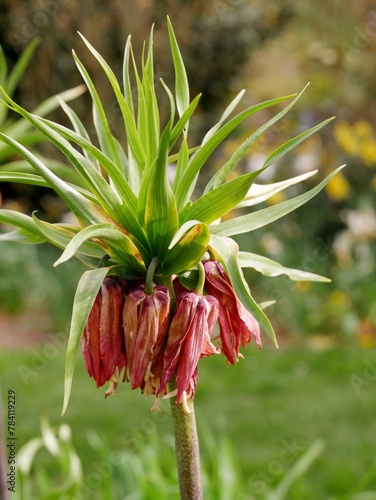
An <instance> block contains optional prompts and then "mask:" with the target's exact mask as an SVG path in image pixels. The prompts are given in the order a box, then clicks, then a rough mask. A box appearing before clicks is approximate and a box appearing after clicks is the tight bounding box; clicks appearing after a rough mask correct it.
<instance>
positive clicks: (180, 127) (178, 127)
mask: <svg viewBox="0 0 376 500" xmlns="http://www.w3.org/2000/svg"><path fill="white" fill-rule="evenodd" d="M200 98H201V94H198V95H197V96H196V97H195V98H194V99H193V101H192V102H191V104H190V105H189V106H188V108H187V109H186V110H185V111H184V113H183V114H182V116H181V117H180V118H179V120H178V121H177V122H176V124H175V125H174V128H173V129H172V131H171V135H170V151H171V149H172V148H173V146H174V145H175V143H176V141H177V140H178V138H179V137H180V135H181V133H182V132H183V131H186V130H187V123H188V121H189V119H190V117H191V116H192V115H193V113H194V111H195V109H196V107H197V104H198V102H199V100H200ZM185 135H186V134H185ZM183 140H186V137H183Z"/></svg>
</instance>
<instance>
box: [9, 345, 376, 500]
mask: <svg viewBox="0 0 376 500" xmlns="http://www.w3.org/2000/svg"><path fill="white" fill-rule="evenodd" d="M254 347H255V346H252V348H250V349H248V350H247V351H246V358H245V360H242V361H241V362H239V364H238V365H237V366H236V367H233V366H228V367H226V366H225V362H224V359H223V358H222V357H217V358H216V357H212V358H209V359H204V360H202V361H201V362H200V369H199V384H198V390H197V392H196V412H197V419H198V425H199V427H201V433H202V434H203V436H202V440H203V442H204V445H203V446H202V452H203V453H202V454H203V460H204V461H205V460H206V458H205V457H207V456H208V453H211V452H212V451H213V449H212V448H210V447H209V448H207V447H206V446H205V442H206V441H207V440H206V438H205V435H206V434H207V431H206V429H208V430H210V435H212V436H215V438H216V439H217V438H218V437H219V436H221V435H222V434H223V435H226V436H227V437H228V439H229V440H230V442H231V445H232V448H233V451H234V454H235V459H236V462H237V467H238V470H239V473H240V474H241V476H242V478H243V482H244V485H245V488H246V491H244V494H243V495H240V496H238V497H237V498H238V499H239V500H240V499H243V500H244V499H248V498H249V499H251V498H262V496H260V495H261V493H263V492H264V491H265V489H266V487H272V486H273V485H275V484H277V483H278V482H279V481H280V480H281V478H282V477H283V476H284V475H285V474H286V472H287V471H288V470H289V468H290V467H291V465H292V463H293V461H295V460H296V459H297V458H298V457H299V456H300V455H301V454H302V453H303V452H304V451H305V450H306V449H307V448H308V447H309V446H310V445H311V444H312V443H313V442H315V441H316V440H317V439H322V440H324V441H325V445H326V446H325V449H324V451H323V453H322V454H321V455H320V456H319V458H318V459H317V460H316V461H315V462H314V464H313V465H312V466H311V467H310V469H309V470H308V472H306V473H305V475H304V477H302V478H301V479H299V480H298V481H297V482H296V483H295V484H294V486H293V488H292V489H291V492H290V493H289V495H288V498H289V499H299V500H300V499H302V498H304V499H323V498H350V497H351V496H350V494H351V493H353V492H359V491H363V490H372V489H373V490H376V455H375V443H376V419H375V410H376V398H375V394H376V352H375V350H370V349H369V350H361V349H359V348H357V347H356V346H354V347H343V348H334V349H331V350H326V351H312V350H308V349H307V348H302V347H299V348H292V347H290V348H281V349H280V350H278V351H277V350H274V349H272V348H268V347H267V348H264V349H263V350H262V351H258V350H256V349H255V348H254ZM43 349H44V350H43ZM43 349H42V350H39V351H35V350H29V351H25V352H19V351H6V352H2V353H1V354H0V368H1V391H2V396H3V400H4V398H5V395H6V391H7V390H8V389H14V390H15V391H16V393H17V437H18V446H19V447H20V446H21V445H22V444H23V443H24V442H26V441H27V440H29V439H30V438H32V437H35V436H37V435H39V434H40V428H39V425H40V422H39V418H40V415H41V414H45V415H48V417H49V420H50V423H51V424H53V425H57V424H59V423H61V422H66V423H67V424H69V425H70V426H71V428H72V430H73V438H74V443H75V445H76V449H77V451H78V453H79V455H80V457H81V459H82V461H83V463H84V467H85V470H86V473H90V471H91V470H92V467H93V464H94V463H95V457H93V449H92V448H91V447H90V446H89V444H88V441H87V432H88V431H90V429H95V430H96V431H97V432H98V434H99V435H100V436H101V438H102V440H103V442H104V443H105V444H106V446H107V447H108V449H110V450H113V451H116V450H122V449H123V448H124V447H127V448H129V449H130V450H131V451H134V452H136V453H139V451H140V449H141V448H142V447H143V446H145V444H146V443H147V442H150V441H153V440H155V439H159V440H162V442H163V440H164V439H167V438H168V436H169V435H170V434H171V428H170V420H169V417H168V405H166V406H165V408H166V409H167V414H166V413H165V414H163V415H161V416H160V415H154V414H150V413H149V411H148V408H149V407H150V406H151V404H152V400H151V399H148V398H145V397H143V396H142V395H141V394H140V393H139V392H131V391H130V390H129V387H128V385H127V384H121V385H120V386H119V388H118V390H117V392H116V394H115V396H114V397H111V398H108V399H107V400H104V399H103V393H104V390H103V389H99V390H97V389H96V388H95V384H94V382H93V380H91V379H89V377H88V376H87V375H86V372H85V371H84V367H83V363H82V360H81V358H79V360H78V364H77V368H76V373H75V378H74V381H73V392H72V397H71V401H70V404H69V407H68V411H67V413H66V415H65V416H64V417H63V418H61V417H60V412H61V406H62V387H63V370H64V346H63V347H61V346H60V347H59V348H57V347H54V346H53V345H52V344H50V347H49V349H47V348H46V347H44V348H43ZM171 453H172V452H171ZM252 495H253V496H252ZM156 498H157V497H156ZM161 498H162V497H161ZM171 498H172V497H171ZM119 500H122V499H119Z"/></svg>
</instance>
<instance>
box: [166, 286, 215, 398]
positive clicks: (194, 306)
mask: <svg viewBox="0 0 376 500" xmlns="http://www.w3.org/2000/svg"><path fill="white" fill-rule="evenodd" d="M217 318H218V301H217V300H216V299H215V298H214V297H211V296H210V295H206V296H200V295H197V294H195V293H193V292H188V293H183V294H181V295H180V297H178V308H177V312H176V315H175V316H174V318H173V320H172V322H171V325H170V328H169V333H168V340H167V346H166V348H165V353H164V361H163V377H162V383H161V386H160V388H159V391H158V394H161V393H162V391H163V390H164V389H165V387H166V385H167V383H168V382H169V380H170V378H171V376H172V374H173V373H174V372H175V370H176V384H177V397H176V402H177V403H178V404H179V403H181V402H182V400H183V404H185V401H186V399H187V398H188V399H189V398H192V397H193V396H194V392H195V389H196V384H197V364H198V362H199V360H200V358H201V357H202V356H210V355H212V354H217V353H218V352H219V351H218V349H216V348H215V347H214V346H213V344H212V343H211V341H210V335H211V333H212V331H213V328H214V326H215V323H216V321H217Z"/></svg>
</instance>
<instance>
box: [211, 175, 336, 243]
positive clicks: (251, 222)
mask: <svg viewBox="0 0 376 500" xmlns="http://www.w3.org/2000/svg"><path fill="white" fill-rule="evenodd" d="M344 166H345V165H342V166H341V167H339V168H337V169H336V170H334V172H332V173H331V174H330V175H328V176H327V177H326V178H325V179H324V180H323V181H321V182H320V184H318V185H317V186H315V187H314V188H313V189H311V190H310V191H308V192H307V193H303V194H301V195H299V196H296V197H295V198H292V199H291V200H287V201H283V202H282V203H279V204H278V205H273V206H271V207H268V208H264V209H262V210H258V211H257V212H253V213H251V214H247V215H241V216H240V217H235V218H233V219H231V220H229V221H225V222H221V223H220V224H217V225H216V226H212V227H211V232H212V233H214V234H216V235H218V236H233V235H235V234H242V233H247V232H249V231H254V230H255V229H258V228H260V227H263V226H266V225H267V224H270V223H271V222H274V221H275V220H278V219H280V218H281V217H283V216H284V215H286V214H288V213H290V212H292V211H293V210H295V209H297V208H298V207H300V206H301V205H304V203H306V202H307V201H308V200H310V199H311V198H313V197H314V196H316V194H317V193H319V192H320V191H321V190H322V189H323V188H324V187H325V186H326V184H327V183H328V182H329V181H330V179H332V177H334V176H335V175H336V173H338V172H339V171H340V170H342V168H344Z"/></svg>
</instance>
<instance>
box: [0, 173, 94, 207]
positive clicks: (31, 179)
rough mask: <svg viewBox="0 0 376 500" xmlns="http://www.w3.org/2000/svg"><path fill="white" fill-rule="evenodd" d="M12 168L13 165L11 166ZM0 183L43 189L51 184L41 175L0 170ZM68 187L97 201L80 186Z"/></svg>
mask: <svg viewBox="0 0 376 500" xmlns="http://www.w3.org/2000/svg"><path fill="white" fill-rule="evenodd" d="M9 166H10V167H11V166H12V164H9ZM0 182H17V183H18V184H28V185H29V186H42V187H48V188H49V187H50V185H49V183H48V182H47V181H46V180H45V179H43V177H41V176H40V175H36V174H28V173H23V172H7V171H5V170H4V171H3V170H2V169H1V170H0ZM68 185H70V186H72V187H73V188H74V189H76V190H77V191H78V192H79V193H81V194H82V195H83V196H85V198H87V199H88V200H91V201H93V202H94V203H95V202H96V201H97V199H96V198H95V196H93V195H92V194H91V193H90V192H89V191H87V190H86V189H83V188H81V187H80V186H76V185H72V184H71V183H69V182H68Z"/></svg>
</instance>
